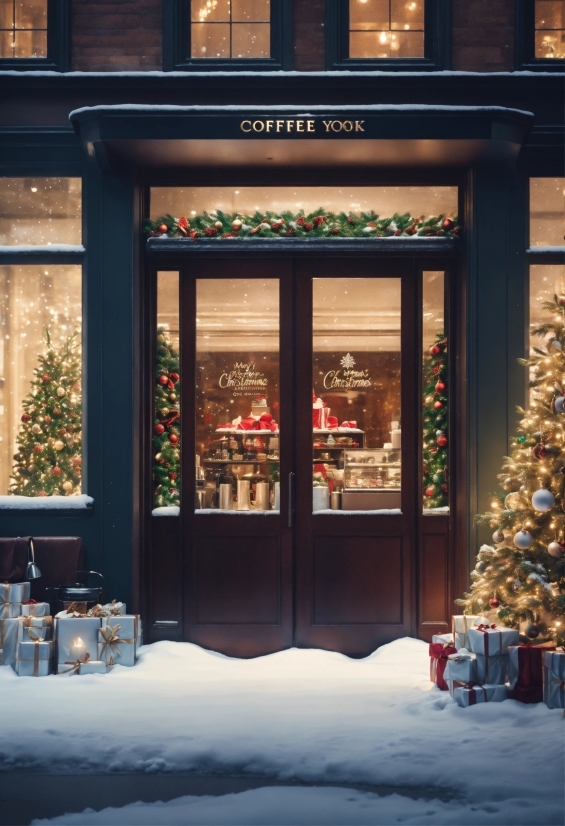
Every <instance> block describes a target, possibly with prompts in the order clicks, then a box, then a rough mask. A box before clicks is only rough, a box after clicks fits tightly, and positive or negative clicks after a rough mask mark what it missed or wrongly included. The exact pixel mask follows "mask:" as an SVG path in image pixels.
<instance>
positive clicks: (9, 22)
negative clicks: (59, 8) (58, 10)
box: [0, 0, 47, 58]
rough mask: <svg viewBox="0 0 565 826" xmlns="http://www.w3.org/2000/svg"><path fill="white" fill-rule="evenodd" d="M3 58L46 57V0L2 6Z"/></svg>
mask: <svg viewBox="0 0 565 826" xmlns="http://www.w3.org/2000/svg"><path fill="white" fill-rule="evenodd" d="M0 57H15V58H21V57H32V58H37V57H47V0H31V2H27V3H21V2H20V3H18V2H16V0H3V2H2V3H0Z"/></svg>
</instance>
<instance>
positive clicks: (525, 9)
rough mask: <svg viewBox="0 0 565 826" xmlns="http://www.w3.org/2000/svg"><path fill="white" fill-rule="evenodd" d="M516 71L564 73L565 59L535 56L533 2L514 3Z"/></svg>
mask: <svg viewBox="0 0 565 826" xmlns="http://www.w3.org/2000/svg"><path fill="white" fill-rule="evenodd" d="M515 42H516V55H515V58H516V69H518V70H522V71H529V72H564V71H565V59H563V58H557V59H556V60H554V59H552V58H550V57H536V56H535V42H536V16H535V0H523V1H522V2H520V3H516V36H515Z"/></svg>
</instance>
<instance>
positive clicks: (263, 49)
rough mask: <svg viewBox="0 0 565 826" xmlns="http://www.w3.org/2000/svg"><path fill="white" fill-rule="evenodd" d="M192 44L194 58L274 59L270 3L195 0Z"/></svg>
mask: <svg viewBox="0 0 565 826" xmlns="http://www.w3.org/2000/svg"><path fill="white" fill-rule="evenodd" d="M190 42H191V49H190V51H191V56H192V57H194V58H204V59H216V60H217V59H230V58H243V59H250V58H268V57H270V56H271V4H270V0H253V2H248V0H192V3H191V26H190Z"/></svg>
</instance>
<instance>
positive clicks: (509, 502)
mask: <svg viewBox="0 0 565 826" xmlns="http://www.w3.org/2000/svg"><path fill="white" fill-rule="evenodd" d="M526 504H527V503H526V502H524V499H523V497H522V496H521V495H520V493H519V492H518V491H516V492H515V493H509V494H508V496H507V497H506V499H505V500H504V507H505V508H507V510H509V511H518V510H524V508H525V507H526Z"/></svg>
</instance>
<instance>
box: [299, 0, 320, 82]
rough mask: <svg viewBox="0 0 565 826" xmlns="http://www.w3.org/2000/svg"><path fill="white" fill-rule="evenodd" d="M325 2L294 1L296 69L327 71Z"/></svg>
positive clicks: (312, 0)
mask: <svg viewBox="0 0 565 826" xmlns="http://www.w3.org/2000/svg"><path fill="white" fill-rule="evenodd" d="M325 7H326V4H325V0H294V3H293V17H294V69H295V70H296V71H297V72H322V71H323V70H324V69H325V59H326V42H325V38H326V34H325V29H324V22H325V15H326V8H325Z"/></svg>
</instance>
